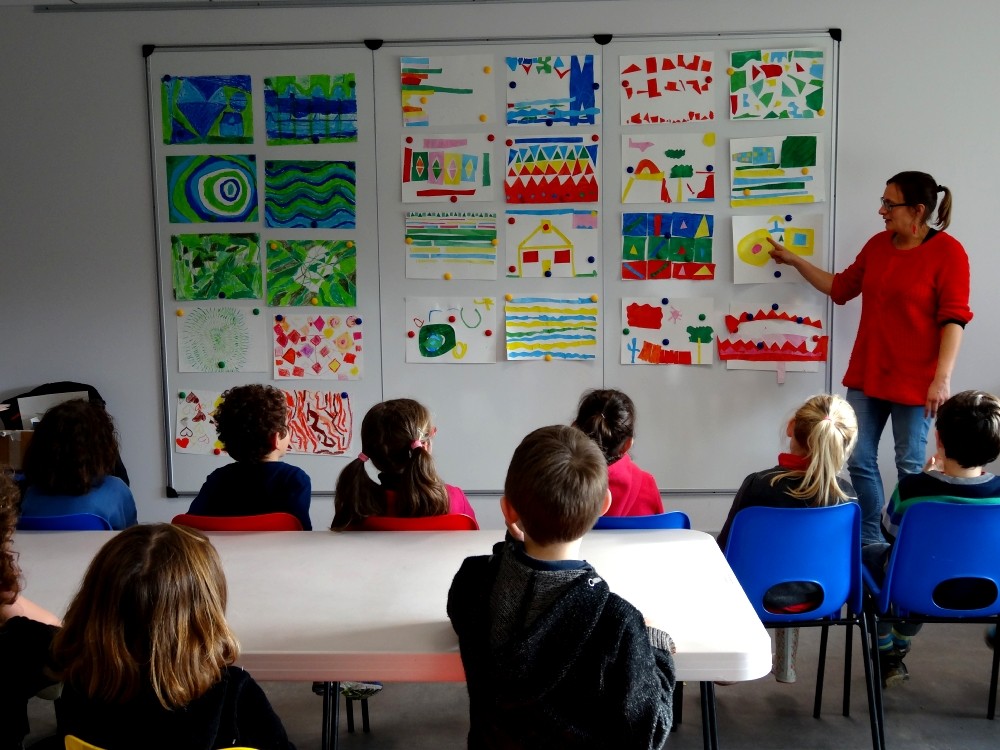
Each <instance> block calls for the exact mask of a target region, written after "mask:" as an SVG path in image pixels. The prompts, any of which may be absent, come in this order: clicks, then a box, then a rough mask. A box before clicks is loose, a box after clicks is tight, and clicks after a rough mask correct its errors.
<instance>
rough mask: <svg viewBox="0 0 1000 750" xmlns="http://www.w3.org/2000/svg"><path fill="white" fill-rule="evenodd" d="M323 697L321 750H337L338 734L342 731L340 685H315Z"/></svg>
mask: <svg viewBox="0 0 1000 750" xmlns="http://www.w3.org/2000/svg"><path fill="white" fill-rule="evenodd" d="M317 687H318V688H319V689H320V690H321V694H322V696H323V727H322V732H321V738H320V747H321V750H337V742H338V737H337V735H338V733H339V729H340V683H339V682H323V683H313V690H314V691H315V690H316V689H317Z"/></svg>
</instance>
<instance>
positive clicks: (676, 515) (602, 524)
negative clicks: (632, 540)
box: [594, 510, 691, 529]
mask: <svg viewBox="0 0 1000 750" xmlns="http://www.w3.org/2000/svg"><path fill="white" fill-rule="evenodd" d="M594 528H595V529H690V528H691V519H690V518H688V516H687V513H684V512H683V511H680V510H672V511H670V512H669V513H657V514H656V515H652V516H601V517H600V518H598V519H597V523H595V524H594Z"/></svg>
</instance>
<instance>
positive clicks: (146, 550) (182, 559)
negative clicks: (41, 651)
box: [52, 523, 239, 709]
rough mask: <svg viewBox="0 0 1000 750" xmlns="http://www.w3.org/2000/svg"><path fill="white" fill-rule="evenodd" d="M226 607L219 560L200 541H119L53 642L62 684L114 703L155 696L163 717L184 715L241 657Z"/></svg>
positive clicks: (163, 536)
mask: <svg viewBox="0 0 1000 750" xmlns="http://www.w3.org/2000/svg"><path fill="white" fill-rule="evenodd" d="M226 597H227V590H226V578H225V575H224V574H223V572H222V563H221V562H220V561H219V555H218V553H217V552H216V551H215V547H213V546H212V543H211V542H210V541H209V540H208V538H207V537H206V536H205V535H204V534H202V533H201V532H200V531H195V530H194V529H189V528H186V527H184V526H173V525H171V524H162V523H161V524H149V525H145V526H133V527H131V528H129V529H126V530H125V531H122V532H121V533H119V534H118V535H117V536H115V537H114V538H112V539H111V541H109V542H108V543H107V544H105V545H104V546H103V547H102V548H101V549H100V551H99V552H98V553H97V556H96V557H95V558H94V560H93V561H92V562H91V563H90V567H89V568H88V569H87V573H86V575H85V576H84V579H83V584H82V585H81V586H80V591H79V592H78V593H77V595H76V597H75V598H74V599H73V603H72V604H70V607H69V611H68V612H67V613H66V618H65V620H64V621H63V628H62V630H61V631H60V632H59V633H58V634H57V635H56V637H55V640H54V641H53V646H52V648H53V654H54V655H55V659H56V663H57V664H58V665H59V667H60V669H61V672H62V679H63V681H65V682H67V683H69V684H72V685H73V686H74V687H75V688H77V689H78V690H80V691H81V692H82V693H83V694H85V695H86V696H88V697H90V698H96V699H98V700H102V701H105V702H108V703H118V704H123V703H127V702H129V701H131V700H134V699H135V698H136V697H137V696H139V695H141V694H142V693H144V692H146V691H148V690H150V689H151V690H152V692H153V693H154V694H155V695H156V698H157V700H158V701H159V702H160V704H161V705H162V706H163V707H164V708H167V709H176V708H182V707H184V706H186V705H187V704H189V703H190V702H191V701H193V700H195V699H196V698H199V697H201V696H202V695H204V694H205V693H206V692H208V690H209V688H211V687H212V686H213V685H214V684H216V683H217V682H218V681H219V680H220V679H222V672H223V669H224V668H225V667H226V666H227V665H230V664H232V663H233V662H235V661H236V658H237V657H238V656H239V643H238V642H237V640H236V637H235V636H234V635H233V633H232V631H231V630H230V629H229V625H228V624H227V623H226V617H225V609H226Z"/></svg>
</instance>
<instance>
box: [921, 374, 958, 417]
mask: <svg viewBox="0 0 1000 750" xmlns="http://www.w3.org/2000/svg"><path fill="white" fill-rule="evenodd" d="M950 395H951V378H948V377H945V376H944V375H935V376H934V380H932V381H931V385H930V388H928V389H927V401H926V402H925V403H924V416H925V417H936V416H937V410H938V407H939V406H941V404H943V403H944V402H945V401H947V400H948V397H949V396H950Z"/></svg>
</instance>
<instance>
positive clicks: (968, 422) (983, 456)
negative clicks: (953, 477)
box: [935, 391, 1000, 469]
mask: <svg viewBox="0 0 1000 750" xmlns="http://www.w3.org/2000/svg"><path fill="white" fill-rule="evenodd" d="M935 426H936V427H937V431H938V440H940V441H941V448H942V449H943V450H944V455H945V457H946V458H950V459H952V460H953V461H957V462H958V465H959V466H961V467H962V468H963V469H971V468H974V467H976V466H985V465H986V464H988V463H990V462H991V461H995V460H996V458H997V456H1000V399H998V398H997V397H996V396H994V395H993V394H992V393H986V392H984V391H962V392H961V393H956V394H955V395H954V396H952V397H951V398H949V399H948V400H947V401H945V402H944V403H943V404H941V406H940V407H939V408H938V413H937V421H936V423H935Z"/></svg>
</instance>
